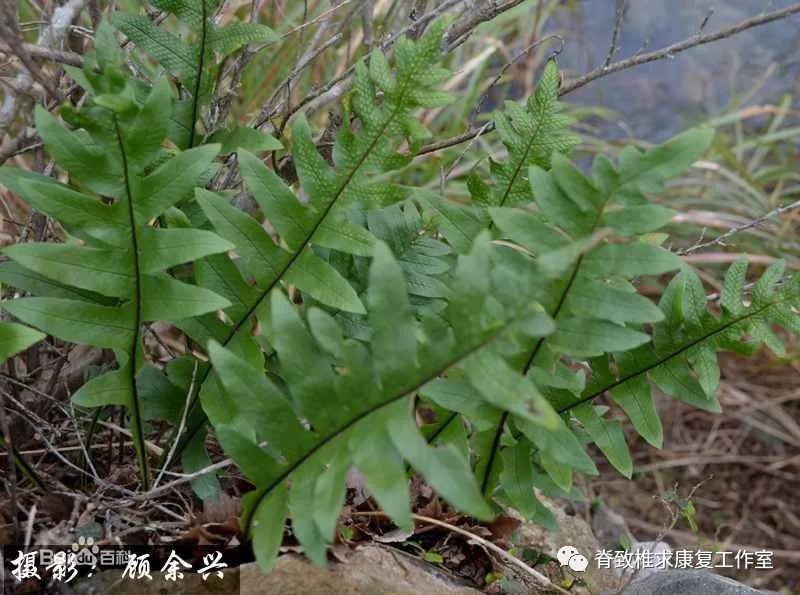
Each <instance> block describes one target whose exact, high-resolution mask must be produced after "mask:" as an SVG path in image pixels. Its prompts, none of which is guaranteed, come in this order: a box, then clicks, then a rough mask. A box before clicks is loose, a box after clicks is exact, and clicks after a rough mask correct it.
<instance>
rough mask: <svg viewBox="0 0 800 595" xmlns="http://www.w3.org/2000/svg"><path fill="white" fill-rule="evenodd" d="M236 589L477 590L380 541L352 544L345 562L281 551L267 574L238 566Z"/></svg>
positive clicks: (463, 593) (397, 593)
mask: <svg viewBox="0 0 800 595" xmlns="http://www.w3.org/2000/svg"><path fill="white" fill-rule="evenodd" d="M240 580H241V591H240V592H241V594H242V595H257V594H261V593H275V594H276V595H277V594H280V595H329V594H331V593H337V595H338V594H340V593H341V594H342V595H417V594H419V593H425V594H426V595H427V594H430V595H479V594H480V591H477V590H475V589H471V588H469V587H464V586H461V585H457V584H456V583H455V582H454V581H453V580H452V579H450V578H449V577H448V576H447V575H446V574H445V573H444V572H440V571H437V570H436V568H435V567H433V566H431V565H430V564H425V563H423V562H420V561H419V560H417V559H416V558H414V557H412V556H408V555H405V554H403V553H402V552H399V551H398V550H392V549H389V548H386V547H382V546H375V545H367V546H363V547H361V548H359V549H357V550H356V551H355V552H353V554H352V555H351V556H349V557H348V559H347V562H346V563H344V564H331V565H329V566H328V568H326V569H322V568H318V567H316V566H313V565H312V564H310V563H308V562H307V561H305V560H304V559H303V558H301V557H299V556H294V555H288V556H283V557H281V558H280V560H279V561H278V564H277V566H276V567H275V569H274V570H273V571H272V572H271V573H270V574H269V575H267V576H264V574H263V573H261V571H260V570H259V569H258V567H257V566H255V565H253V564H248V565H247V566H244V567H242V572H241V577H240Z"/></svg>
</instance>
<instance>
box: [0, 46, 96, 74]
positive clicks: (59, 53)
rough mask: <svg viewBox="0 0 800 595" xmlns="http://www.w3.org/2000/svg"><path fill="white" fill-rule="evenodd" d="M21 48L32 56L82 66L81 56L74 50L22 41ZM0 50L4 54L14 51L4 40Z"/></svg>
mask: <svg viewBox="0 0 800 595" xmlns="http://www.w3.org/2000/svg"><path fill="white" fill-rule="evenodd" d="M22 49H23V50H24V51H25V52H26V53H27V54H28V55H29V56H31V57H33V58H45V59H47V60H53V61H54V62H60V63H61V64H69V65H70V66H77V67H78V68H80V67H82V66H83V56H81V55H80V54H76V53H75V52H67V51H63V50H56V49H53V48H49V47H42V46H40V45H36V44H35V43H23V44H22ZM0 52H2V53H4V54H12V53H14V52H13V50H12V48H11V46H10V45H9V44H8V43H6V42H5V41H0Z"/></svg>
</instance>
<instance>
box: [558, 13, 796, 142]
mask: <svg viewBox="0 0 800 595" xmlns="http://www.w3.org/2000/svg"><path fill="white" fill-rule="evenodd" d="M791 3H792V2H791V1H790V0H716V1H713V0H629V1H628V10H627V15H626V18H625V22H624V25H623V29H622V36H621V40H620V48H619V51H618V52H617V54H616V56H615V58H614V60H621V59H624V58H627V57H629V56H631V55H633V54H635V53H636V52H637V51H639V50H642V48H644V49H643V50H642V51H650V50H655V49H658V48H661V47H663V46H667V45H670V44H672V43H674V42H676V41H680V40H682V39H685V38H686V37H689V36H691V35H694V34H695V33H697V31H698V29H699V27H700V24H701V23H702V22H703V19H704V18H705V17H706V15H708V13H709V10H710V9H711V8H713V9H714V13H713V14H712V15H711V18H710V19H709V21H708V23H707V25H706V26H705V29H704V30H703V31H704V33H708V32H712V31H716V30H717V29H722V28H725V27H728V26H730V25H732V24H734V23H736V22H738V21H740V20H743V19H746V18H749V17H751V16H755V15H758V14H761V13H762V12H770V11H773V10H779V9H781V8H783V7H785V6H788V5H789V4H791ZM615 4H616V3H615V1H614V0H568V1H567V2H565V7H564V9H563V10H562V11H559V12H558V13H557V15H556V16H555V17H554V18H553V19H552V20H551V21H550V23H549V27H548V29H549V30H550V31H561V32H564V33H565V39H566V46H565V48H564V51H563V52H562V54H561V55H560V56H559V59H558V61H559V66H560V67H561V68H562V69H563V70H565V71H566V73H567V74H568V75H570V76H574V75H579V74H583V73H585V72H587V71H589V70H592V69H593V68H595V67H597V66H599V65H600V64H602V63H603V61H604V60H605V57H606V55H607V53H608V48H609V45H610V40H611V32H612V30H613V28H614V20H615ZM768 72H769V73H770V74H769V77H768V78H767V79H766V84H765V85H764V87H763V88H762V89H761V90H760V91H759V92H758V93H757V94H756V95H755V96H754V97H753V99H751V100H750V101H749V102H748V103H749V104H750V105H753V104H761V103H768V102H777V101H778V100H779V99H780V98H781V97H782V96H783V95H784V94H786V93H790V94H792V95H793V96H795V97H796V96H800V14H796V15H794V16H791V17H788V18H787V19H784V20H781V21H778V22H774V23H769V24H767V25H762V26H759V27H756V28H754V29H750V30H748V31H745V32H743V33H739V34H738V35H736V36H734V37H732V38H729V39H723V40H721V41H717V42H714V43H711V44H708V45H704V46H699V47H695V48H692V49H689V50H687V51H685V52H682V53H680V54H678V55H676V56H675V57H674V58H673V59H667V60H659V61H657V62H652V63H649V64H643V65H641V66H636V67H635V68H632V69H630V70H625V71H622V72H618V73H615V74H611V75H608V76H606V77H604V78H601V79H599V80H596V81H594V82H592V83H590V84H589V85H587V86H586V87H583V88H582V89H579V90H577V91H575V92H573V93H570V95H569V97H568V101H570V102H572V103H574V104H582V105H591V106H600V107H605V108H609V109H612V110H614V111H616V112H618V113H619V114H620V116H621V118H622V121H623V122H624V124H625V125H626V126H627V127H628V129H625V127H624V126H622V125H620V124H613V123H608V124H603V126H602V128H603V130H602V135H603V136H604V137H605V138H618V137H622V136H628V135H630V134H632V135H633V136H634V137H636V138H641V139H646V140H650V141H653V142H658V141H662V140H664V139H666V138H669V137H670V136H672V135H673V134H675V133H677V132H679V131H681V130H683V129H684V128H687V127H688V126H690V125H692V124H695V123H698V122H701V121H703V120H705V119H707V118H708V116H709V115H716V114H719V113H720V112H721V111H722V110H723V109H724V108H726V107H727V106H729V105H730V102H731V101H732V100H735V99H736V98H737V97H742V96H744V95H747V94H749V92H750V91H751V90H752V89H753V88H754V86H755V85H756V83H757V82H759V81H761V80H762V79H763V78H764V77H765V76H766V75H767V73H768ZM792 104H793V106H795V108H797V107H798V105H799V104H798V101H797V100H796V98H795V99H793V102H792Z"/></svg>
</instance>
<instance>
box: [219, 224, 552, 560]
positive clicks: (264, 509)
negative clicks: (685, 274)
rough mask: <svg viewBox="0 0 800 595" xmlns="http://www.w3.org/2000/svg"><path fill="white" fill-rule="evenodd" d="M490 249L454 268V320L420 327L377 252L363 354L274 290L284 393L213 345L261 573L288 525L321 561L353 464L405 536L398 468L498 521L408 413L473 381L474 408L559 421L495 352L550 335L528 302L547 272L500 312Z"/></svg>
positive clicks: (225, 431) (454, 454)
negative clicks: (435, 393) (421, 395)
mask: <svg viewBox="0 0 800 595" xmlns="http://www.w3.org/2000/svg"><path fill="white" fill-rule="evenodd" d="M487 239H488V238H487V237H486V236H482V237H479V238H478V240H477V242H476V245H475V248H474V249H473V251H472V252H471V254H470V255H468V256H462V257H460V258H459V262H458V266H457V267H456V271H455V273H454V279H453V286H452V288H451V295H452V296H453V299H452V300H451V301H450V302H449V303H448V306H447V308H446V309H445V311H444V312H442V313H441V315H439V316H434V315H432V316H427V317H423V318H422V319H421V320H419V321H417V319H416V317H415V316H414V311H413V309H412V307H411V304H410V302H409V298H408V296H407V293H406V291H405V290H404V289H403V288H405V287H406V283H405V279H404V274H403V270H402V267H401V266H400V264H399V263H398V262H397V261H396V260H395V259H394V258H393V256H392V255H391V251H390V250H389V248H388V247H387V246H385V245H384V244H382V243H378V244H376V246H375V249H374V257H373V260H372V264H371V267H370V273H369V277H370V281H369V288H368V290H367V304H368V320H369V329H370V337H369V341H368V346H367V345H365V344H364V343H362V342H360V341H358V340H354V339H350V338H346V337H345V336H344V334H343V331H342V328H341V327H340V326H339V324H338V323H337V322H336V320H335V318H333V317H332V316H330V315H329V314H327V313H325V312H323V311H322V310H320V309H317V308H310V309H309V310H308V312H307V316H306V317H305V319H304V317H301V315H300V314H299V313H298V312H297V310H296V308H295V307H293V306H292V305H291V304H290V303H289V302H288V301H287V300H286V298H285V297H284V295H283V293H282V292H280V291H273V293H272V294H271V304H270V312H269V317H268V319H266V320H264V321H262V322H263V323H264V324H265V327H266V335H267V337H268V339H269V342H270V344H271V345H272V346H273V347H274V349H275V351H276V352H277V357H278V360H279V374H280V378H281V380H282V383H283V385H284V386H285V389H281V388H279V387H278V386H277V385H274V384H272V382H271V381H270V380H268V378H267V376H266V375H265V374H264V371H263V370H262V368H261V366H258V367H254V366H252V365H251V364H248V363H247V362H246V361H245V360H244V359H243V358H241V357H237V356H236V355H234V354H233V353H232V352H231V351H229V350H227V349H225V348H223V347H222V346H220V345H219V344H217V343H214V342H211V343H210V345H209V354H210V357H211V362H212V364H213V366H214V370H215V373H216V376H217V378H218V379H219V381H220V383H221V385H222V387H223V389H224V390H223V391H222V393H221V398H222V401H221V402H220V403H218V404H217V406H215V407H214V408H213V410H209V418H210V420H211V422H212V425H213V426H214V428H215V431H216V434H217V436H218V438H219V440H220V442H221V444H222V445H223V448H224V449H225V451H226V452H227V453H228V454H229V455H230V456H232V457H233V458H234V460H235V461H236V462H237V464H239V466H240V468H241V469H242V470H243V471H244V472H245V474H246V475H247V476H248V477H249V478H250V479H251V480H252V481H253V482H254V483H255V485H256V491H255V492H254V493H253V494H251V495H249V496H248V497H247V499H246V500H247V502H246V512H245V513H244V517H243V520H242V526H243V527H244V528H245V529H246V530H247V531H248V532H249V533H251V534H252V536H253V540H254V549H255V551H256V556H257V559H258V561H259V562H260V563H261V564H262V566H265V567H269V566H270V564H271V563H272V560H273V559H274V557H275V556H276V555H277V548H278V545H279V543H280V535H282V533H283V520H284V519H285V518H286V516H287V514H289V515H290V516H291V517H292V528H293V532H294V534H295V536H297V538H298V539H299V540H300V542H301V544H302V545H303V548H304V551H305V552H306V553H307V554H308V555H309V557H310V558H311V559H312V560H314V561H315V562H317V563H320V564H324V562H325V545H326V543H327V542H328V541H330V539H331V538H332V537H333V532H334V529H335V525H336V520H337V518H338V516H339V513H340V509H341V506H342V504H343V501H344V493H345V476H346V474H347V471H348V469H349V468H350V467H351V465H355V467H357V468H358V469H359V470H360V471H361V473H362V474H363V475H364V477H365V481H366V484H367V486H368V487H369V488H370V490H371V491H372V493H373V494H374V495H375V497H376V498H377V500H378V502H379V503H380V505H381V506H382V507H384V509H385V510H386V511H387V512H388V513H389V514H391V515H392V517H393V518H394V519H395V520H396V522H398V523H399V524H400V525H402V526H409V525H410V514H409V513H410V510H409V501H408V493H407V478H406V470H405V466H404V465H403V460H406V461H408V462H410V463H411V464H412V466H413V467H414V468H416V469H417V470H418V471H420V472H421V473H422V475H423V476H424V477H425V478H426V479H427V480H428V481H429V482H430V483H431V485H432V486H433V487H434V488H435V489H436V490H437V491H438V492H439V493H440V494H441V495H442V496H443V497H444V498H445V499H447V500H448V501H450V502H451V503H452V504H453V505H455V506H456V507H458V508H460V509H461V510H465V511H468V512H469V513H470V514H473V515H475V516H477V517H478V518H487V517H489V516H491V509H490V508H488V506H487V504H486V503H485V502H484V500H483V498H482V497H481V494H480V491H479V489H478V486H477V484H476V483H475V481H474V477H473V475H472V473H471V472H470V469H469V466H468V464H467V461H466V459H465V458H464V456H463V454H461V453H460V452H459V451H458V450H457V449H455V448H453V447H452V446H448V447H445V448H431V447H429V446H428V445H427V444H426V442H425V440H424V438H423V437H422V435H421V434H420V432H419V430H418V429H417V427H416V424H415V423H414V421H413V417H412V416H411V411H410V409H409V407H410V406H411V403H412V401H411V400H410V399H411V397H412V396H413V395H414V394H415V393H416V392H417V391H419V390H420V389H421V388H423V387H424V386H426V385H427V384H428V383H430V382H433V381H435V380H436V379H437V378H438V377H439V376H440V375H441V374H443V373H444V372H448V374H450V373H454V372H455V371H456V370H457V369H463V370H473V372H467V373H468V374H469V381H468V386H470V387H473V389H474V390H475V391H477V394H478V398H477V400H476V404H477V403H485V404H486V405H487V406H492V407H497V408H503V409H505V408H510V409H512V410H514V411H515V412H516V413H517V414H518V415H519V416H521V417H524V418H525V419H528V420H529V421H530V422H531V423H532V424H536V425H537V426H540V427H545V428H546V427H548V425H549V424H552V423H555V422H557V421H558V419H559V418H558V417H557V416H556V415H555V414H554V412H553V411H552V410H551V409H550V408H549V406H548V405H547V403H546V402H545V401H544V400H543V399H542V398H541V397H540V396H539V395H538V393H537V392H536V390H535V388H534V386H533V384H532V383H530V382H529V381H527V380H526V379H525V378H523V377H521V376H519V377H515V376H513V375H512V374H511V373H510V369H508V367H507V366H506V365H505V364H504V362H502V360H500V361H497V356H496V355H494V354H493V347H492V346H493V343H494V342H496V339H498V338H499V337H500V336H502V335H505V334H506V333H508V332H510V331H511V330H513V331H514V332H515V333H522V334H524V335H525V336H527V337H528V339H529V340H530V338H531V337H537V336H541V335H542V334H545V333H548V332H550V331H551V330H552V327H551V325H550V320H549V319H548V318H547V317H546V316H544V315H543V314H542V313H541V312H540V311H537V310H536V309H535V308H532V307H531V303H530V299H531V297H533V296H535V295H536V294H537V293H538V291H539V290H540V289H541V287H540V285H541V276H542V272H541V271H537V272H536V274H535V275H530V276H529V277H528V282H529V284H528V285H527V289H528V291H527V292H526V294H519V295H517V296H516V298H514V299H513V300H511V301H507V302H506V303H505V304H503V305H502V306H500V304H499V303H498V302H497V301H496V300H495V299H494V298H492V297H491V295H492V293H493V292H494V290H495V289H496V284H497V283H499V282H501V280H502V279H501V278H500V277H495V275H493V272H492V271H493V268H496V264H493V263H492V261H491V252H492V251H491V249H490V246H489V244H488V242H487ZM493 277H495V280H494V281H492V278H493ZM506 372H508V373H506ZM500 386H502V387H513V390H511V391H508V390H497V389H498V387H500ZM301 420H303V421H301ZM261 444H266V446H265V447H264V448H262V447H260V446H259V445H261Z"/></svg>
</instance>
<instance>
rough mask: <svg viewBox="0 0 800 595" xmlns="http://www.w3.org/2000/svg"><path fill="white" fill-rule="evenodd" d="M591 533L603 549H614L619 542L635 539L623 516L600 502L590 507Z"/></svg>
mask: <svg viewBox="0 0 800 595" xmlns="http://www.w3.org/2000/svg"><path fill="white" fill-rule="evenodd" d="M592 533H594V535H595V537H597V541H599V542H600V545H601V546H603V547H604V548H605V549H615V550H616V549H619V546H620V544H623V543H633V542H634V541H635V540H634V538H633V534H632V533H631V531H630V529H628V524H627V523H626V522H625V517H623V516H622V515H621V514H619V513H618V512H616V511H614V510H612V509H611V508H609V507H608V506H607V505H605V504H603V503H602V502H601V503H598V504H597V505H596V506H593V507H592Z"/></svg>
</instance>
